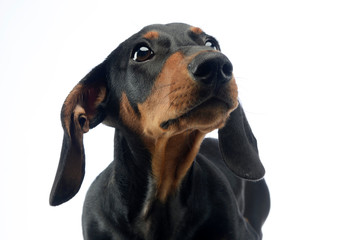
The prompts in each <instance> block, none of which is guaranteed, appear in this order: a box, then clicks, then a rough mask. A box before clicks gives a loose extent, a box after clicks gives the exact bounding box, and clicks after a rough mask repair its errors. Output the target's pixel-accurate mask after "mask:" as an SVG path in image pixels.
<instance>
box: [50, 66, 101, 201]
mask: <svg viewBox="0 0 353 240" xmlns="http://www.w3.org/2000/svg"><path fill="white" fill-rule="evenodd" d="M106 86H107V85H106V74H105V70H104V65H103V64H101V65H98V66H97V67H96V68H94V69H93V70H92V71H91V72H90V73H89V74H87V75H86V77H84V78H83V79H82V80H81V81H80V82H79V83H78V84H77V85H76V86H75V87H74V89H73V90H72V91H71V92H70V94H69V95H68V96H67V98H66V100H65V102H64V104H63V107H62V110H61V123H62V126H63V129H64V139H63V143H62V149H61V155H60V161H59V166H58V169H57V172H56V176H55V180H54V183H53V187H52V190H51V193H50V200H49V202H50V205H52V206H56V205H60V204H62V203H64V202H66V201H68V200H69V199H71V198H72V197H73V196H75V194H76V193H77V192H78V190H79V189H80V187H81V183H82V181H83V177H84V174H85V153H84V147H83V133H86V132H88V130H89V129H90V128H93V127H95V126H96V125H98V124H99V123H100V122H102V121H103V120H104V117H105V113H104V107H103V104H102V103H103V101H104V100H105V98H106V92H107V89H106Z"/></svg>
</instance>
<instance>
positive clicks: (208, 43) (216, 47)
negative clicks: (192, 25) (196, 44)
mask: <svg viewBox="0 0 353 240" xmlns="http://www.w3.org/2000/svg"><path fill="white" fill-rule="evenodd" d="M205 46H206V47H211V48H213V49H214V50H219V45H218V43H217V42H216V41H215V40H212V39H209V40H207V41H206V42H205Z"/></svg>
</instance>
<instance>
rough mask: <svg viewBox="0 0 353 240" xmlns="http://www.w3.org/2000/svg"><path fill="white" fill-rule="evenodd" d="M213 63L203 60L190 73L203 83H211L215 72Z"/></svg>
mask: <svg viewBox="0 0 353 240" xmlns="http://www.w3.org/2000/svg"><path fill="white" fill-rule="evenodd" d="M214 68H215V66H214V63H213V62H211V61H206V62H203V63H202V64H200V65H198V66H197V67H196V68H195V69H193V71H192V73H193V75H194V77H195V78H196V79H197V80H201V81H202V82H203V83H212V79H213V76H212V75H214V72H215V69H214Z"/></svg>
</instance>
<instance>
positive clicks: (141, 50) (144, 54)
mask: <svg viewBox="0 0 353 240" xmlns="http://www.w3.org/2000/svg"><path fill="white" fill-rule="evenodd" d="M153 56H154V52H153V51H152V50H151V49H150V48H149V47H146V46H139V47H137V48H136V49H135V50H134V52H133V55H132V60H134V61H136V62H144V61H147V60H149V59H151V58H152V57H153Z"/></svg>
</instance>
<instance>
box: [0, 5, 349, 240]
mask: <svg viewBox="0 0 353 240" xmlns="http://www.w3.org/2000/svg"><path fill="white" fill-rule="evenodd" d="M352 4H353V3H351V1H348V0H347V1H343V0H332V1H325V0H321V1H319V0H317V1H315V0H296V1H284V0H278V1H275V0H269V1H228V2H227V1H208V0H204V1H190V0H189V1H184V0H179V1H162V0H161V1H153V0H150V1H137V0H134V1H125V2H122V1H96V2H92V1H55V2H54V1H20V0H1V1H0V110H1V113H0V114H1V115H0V128H1V129H0V141H1V143H0V239H4V240H7V239H36V240H37V239H51V240H53V239H81V238H82V237H81V208H82V204H83V199H84V196H85V193H86V191H87V188H88V186H89V185H90V184H91V182H92V181H93V179H94V178H95V176H97V175H98V174H99V172H101V171H102V170H103V169H104V168H105V167H106V166H107V165H108V163H109V162H110V161H111V160H112V158H113V132H114V131H113V129H111V128H108V127H106V126H103V125H100V126H98V127H96V128H95V129H92V130H91V131H90V132H89V133H88V134H86V135H85V148H86V160H87V167H86V178H85V180H84V183H83V186H82V188H81V190H80V192H79V193H78V195H76V197H75V198H73V199H72V200H71V201H69V202H67V203H65V204H63V205H61V206H59V207H55V208H54V207H50V206H49V203H48V198H49V192H50V189H51V184H52V182H53V179H54V175H55V172H56V167H57V164H58V160H59V154H60V149H61V142H62V134H63V132H62V128H61V123H60V109H61V105H62V103H63V101H64V99H65V97H66V96H67V94H68V93H69V91H70V90H71V89H72V88H73V87H74V85H75V84H76V83H77V82H78V81H79V80H80V79H81V78H82V77H83V76H84V75H85V74H86V73H88V72H89V71H90V70H91V69H92V68H93V67H94V66H95V65H97V64H98V63H100V62H101V61H103V59H104V58H105V57H106V56H107V55H108V54H109V53H110V52H111V51H112V50H113V49H114V48H115V47H116V46H117V45H118V44H119V43H120V42H122V41H123V40H125V39H126V38H128V37H129V36H130V35H132V34H133V33H135V32H137V31H138V30H140V29H141V28H142V27H143V26H144V25H147V24H151V23H168V22H186V23H189V24H192V25H195V26H199V27H201V28H202V29H203V30H204V31H206V32H207V33H209V34H212V35H214V36H215V37H216V38H217V39H218V40H219V42H220V44H221V48H222V51H223V52H224V53H225V54H226V55H227V56H228V57H229V58H230V59H231V61H232V62H233V65H234V70H235V72H234V74H235V76H236V79H237V82H238V84H239V91H240V98H241V100H242V102H243V106H244V109H245V111H246V114H247V116H248V119H249V122H250V124H251V126H252V128H253V131H254V133H255V135H256V137H257V139H258V144H259V148H260V155H261V159H262V161H263V164H264V165H265V167H266V170H267V174H266V179H267V182H268V185H269V187H270V190H271V196H272V209H271V213H270V216H269V218H268V221H267V222H266V223H265V225H264V228H263V231H264V239H265V240H271V239H286V240H288V239H295V240H298V239H353V236H352V235H353V234H352V227H353V220H352V219H353V216H352V215H353V207H352V204H353V193H352V178H351V175H352V171H353V168H352V161H353V153H352V149H353V145H352V143H353V141H352V136H353V126H352V124H353V114H352V104H353V87H352V86H353V85H352V81H353V7H352ZM215 135H216V134H215Z"/></svg>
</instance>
